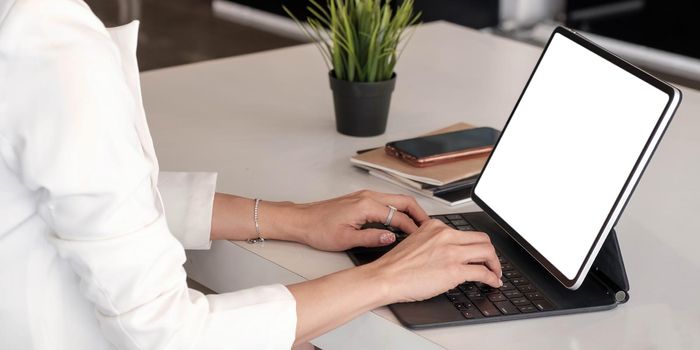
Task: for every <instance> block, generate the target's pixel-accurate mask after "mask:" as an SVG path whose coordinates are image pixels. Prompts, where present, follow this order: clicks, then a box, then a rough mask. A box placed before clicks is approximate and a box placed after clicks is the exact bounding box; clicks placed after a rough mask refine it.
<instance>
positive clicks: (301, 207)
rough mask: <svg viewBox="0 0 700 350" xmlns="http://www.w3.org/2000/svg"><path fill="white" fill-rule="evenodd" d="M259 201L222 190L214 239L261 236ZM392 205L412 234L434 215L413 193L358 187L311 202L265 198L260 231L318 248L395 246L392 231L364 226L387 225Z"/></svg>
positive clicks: (395, 219) (404, 228)
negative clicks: (256, 205)
mask: <svg viewBox="0 0 700 350" xmlns="http://www.w3.org/2000/svg"><path fill="white" fill-rule="evenodd" d="M254 206H255V201H254V200H252V199H248V198H243V197H237V196H233V195H229V194H223V193H217V194H216V195H215V196H214V208H213V215H212V223H211V239H212V240H218V239H228V240H245V239H250V238H256V237H257V233H256V231H255V221H254V218H253V212H254ZM389 206H393V207H395V208H397V211H396V213H395V214H394V215H393V218H392V220H391V226H394V227H397V228H399V229H401V230H402V231H404V232H406V233H413V232H415V231H416V230H417V229H418V225H419V224H420V223H422V222H425V221H427V220H428V219H429V217H428V215H427V214H426V213H425V211H424V210H423V209H422V208H421V207H420V206H419V205H418V203H417V202H416V201H415V199H414V198H413V197H411V196H405V195H393V194H385V193H378V192H373V191H367V190H364V191H358V192H355V193H351V194H348V195H345V196H342V197H338V198H334V199H329V200H326V201H321V202H314V203H308V204H294V203H291V202H268V201H261V202H260V204H259V208H258V212H259V220H258V223H259V225H260V233H261V235H262V236H263V237H264V238H265V239H278V240H286V241H295V242H300V243H304V244H307V245H309V246H312V247H314V248H317V249H321V250H329V251H341V250H345V249H349V248H352V247H356V246H365V247H374V246H383V245H387V244H391V243H393V242H394V240H395V235H394V234H393V233H392V232H389V231H387V230H379V229H366V230H361V227H362V225H364V224H365V223H367V222H379V223H384V222H385V220H386V219H387V216H388V214H389V211H390V209H389Z"/></svg>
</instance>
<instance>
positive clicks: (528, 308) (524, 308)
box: [518, 305, 537, 314]
mask: <svg viewBox="0 0 700 350" xmlns="http://www.w3.org/2000/svg"><path fill="white" fill-rule="evenodd" d="M518 310H520V312H522V313H524V314H526V313H529V312H535V311H537V308H536V307H535V306H534V305H525V306H519V307H518Z"/></svg>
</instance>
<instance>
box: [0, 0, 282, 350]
mask: <svg viewBox="0 0 700 350" xmlns="http://www.w3.org/2000/svg"><path fill="white" fill-rule="evenodd" d="M137 31H138V23H131V24H129V25H126V26H123V27H119V28H115V29H112V30H109V31H108V30H107V29H106V28H105V27H104V26H103V25H102V23H101V22H100V21H99V20H98V19H97V18H96V17H95V16H94V15H93V14H92V12H91V11H90V9H89V8H88V6H87V5H85V4H84V3H83V2H82V1H80V0H0V286H1V287H0V347H2V348H3V349H70V350H74V349H90V350H94V349H106V348H123V349H164V348H167V349H192V348H201V349H233V348H237V349H265V348H269V349H273V348H274V349H278V348H289V347H290V346H291V344H292V342H293V340H294V335H295V329H296V305H295V301H294V298H293V297H292V295H291V294H290V293H289V291H288V290H287V289H286V288H285V287H284V286H282V285H271V286H264V287H259V288H254V289H250V290H243V291H239V292H235V293H227V294H220V295H211V296H204V295H203V294H201V293H199V292H197V291H194V290H191V289H188V288H187V286H186V284H185V271H184V269H183V268H182V264H183V263H184V261H185V254H184V249H183V246H184V248H188V249H190V248H196V249H206V248H208V247H209V244H210V242H209V231H210V227H211V211H212V201H213V196H214V188H215V181H216V175H215V174H209V173H160V176H159V172H158V162H157V160H156V156H155V152H154V150H153V143H152V140H151V137H150V134H149V131H148V126H147V124H146V118H145V114H144V110H143V107H142V103H141V92H140V87H139V74H138V68H137V64H136V56H135V50H136V37H137ZM159 177H160V179H159ZM161 197H162V199H161ZM166 218H167V222H166ZM222 268H237V267H236V266H222Z"/></svg>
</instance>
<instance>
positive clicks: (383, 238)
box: [357, 228, 396, 247]
mask: <svg viewBox="0 0 700 350" xmlns="http://www.w3.org/2000/svg"><path fill="white" fill-rule="evenodd" d="M357 240H358V241H359V242H358V243H359V244H361V245H362V246H363V247H382V246H385V245H389V244H392V243H394V241H395V240H396V235H395V234H394V233H393V232H391V231H387V230H381V229H376V228H368V229H364V230H359V231H358V232H357Z"/></svg>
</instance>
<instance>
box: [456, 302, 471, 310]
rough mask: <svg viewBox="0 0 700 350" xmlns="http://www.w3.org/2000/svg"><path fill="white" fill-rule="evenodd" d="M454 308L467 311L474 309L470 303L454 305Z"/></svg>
mask: <svg viewBox="0 0 700 350" xmlns="http://www.w3.org/2000/svg"><path fill="white" fill-rule="evenodd" d="M455 307H456V308H457V310H467V309H472V308H474V305H472V304H470V303H456V304H455Z"/></svg>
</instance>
